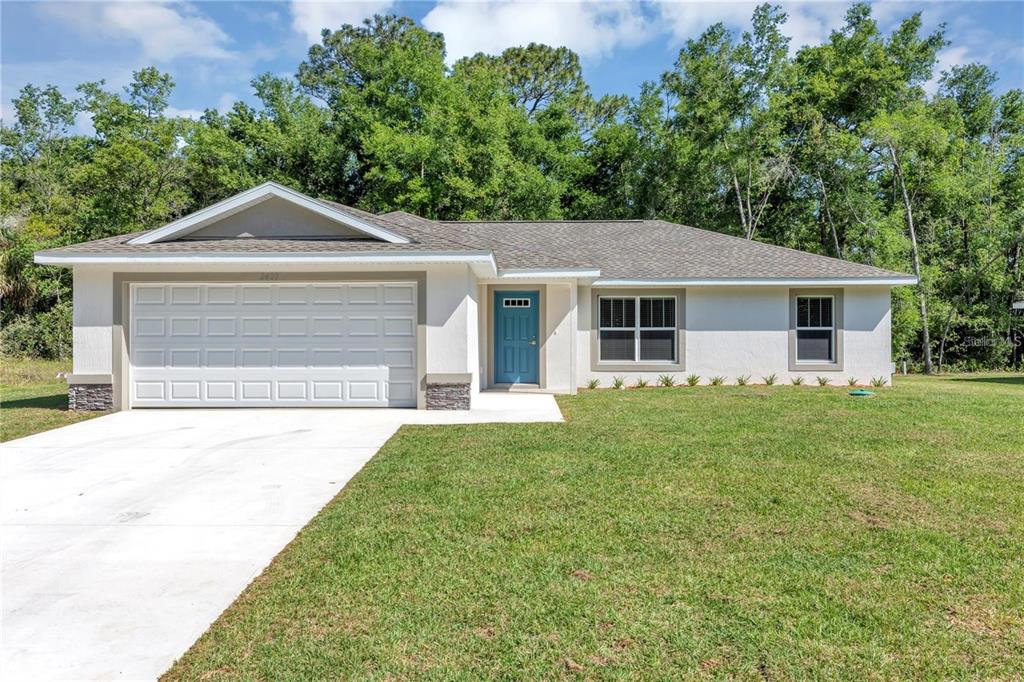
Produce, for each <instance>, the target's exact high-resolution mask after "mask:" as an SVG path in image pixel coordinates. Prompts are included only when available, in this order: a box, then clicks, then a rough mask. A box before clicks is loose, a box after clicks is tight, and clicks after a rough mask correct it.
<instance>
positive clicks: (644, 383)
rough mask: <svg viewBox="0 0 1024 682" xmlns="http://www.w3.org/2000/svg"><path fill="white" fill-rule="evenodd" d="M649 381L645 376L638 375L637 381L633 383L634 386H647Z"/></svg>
mask: <svg viewBox="0 0 1024 682" xmlns="http://www.w3.org/2000/svg"><path fill="white" fill-rule="evenodd" d="M648 383H649V382H648V381H647V379H644V378H643V377H637V378H636V383H635V384H633V388H647V384H648Z"/></svg>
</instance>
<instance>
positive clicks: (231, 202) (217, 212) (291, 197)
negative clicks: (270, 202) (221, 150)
mask: <svg viewBox="0 0 1024 682" xmlns="http://www.w3.org/2000/svg"><path fill="white" fill-rule="evenodd" d="M270 197H277V198H279V199H284V200H285V201H290V202H291V203H293V204H296V205H298V206H301V207H302V208H305V209H307V210H309V211H312V212H313V213H317V214H319V215H321V216H323V217H325V218H327V219H328V220H333V221H335V222H338V223H342V224H344V225H347V226H349V227H353V228H355V229H357V230H359V231H361V232H365V233H366V234H368V235H370V236H371V237H376V238H378V239H381V240H383V241H386V242H388V243H390V244H408V243H409V242H410V240H409V239H408V238H406V237H403V236H402V235H400V234H396V233H394V232H391V231H389V230H385V229H384V228H381V227H377V226H376V225H371V224H370V223H368V222H366V221H365V220H361V219H360V218H357V217H356V216H354V215H351V214H350V213H346V212H345V211H343V210H341V209H336V208H331V207H330V206H326V205H324V204H321V203H320V202H319V201H316V200H315V199H311V198H310V197H307V196H306V195H305V194H302V193H301V192H296V191H295V190H293V189H290V188H288V187H285V186H284V185H279V184H277V183H276V182H265V183H263V184H262V185H258V186H256V187H253V188H252V189H248V190H246V191H244V192H242V193H240V194H236V195H235V196H233V197H230V198H228V199H225V200H224V201H221V202H218V203H216V204H214V205H213V206H208V207H206V208H204V209H201V210H198V211H196V212H195V213H190V214H189V215H187V216H185V217H184V218H179V219H178V220H175V221H174V222H172V223H168V224H167V225H164V226H163V227H159V228H157V229H155V230H150V231H149V232H146V233H144V234H141V235H139V236H138V237H135V238H134V239H132V240H130V241H129V242H128V243H129V244H153V243H154V242H160V241H165V240H167V239H170V238H172V237H181V236H184V235H187V234H189V233H191V232H193V231H195V230H198V229H199V228H200V227H203V226H205V225H207V224H208V223H210V222H213V221H214V220H215V219H216V218H221V217H227V216H229V215H231V214H233V213H236V212H238V211H240V210H243V209H245V208H248V207H249V206H251V205H253V204H256V203H259V202H260V201H264V200H266V199H269V198H270Z"/></svg>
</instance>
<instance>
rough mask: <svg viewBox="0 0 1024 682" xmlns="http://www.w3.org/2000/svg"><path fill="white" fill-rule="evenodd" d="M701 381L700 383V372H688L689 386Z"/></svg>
mask: <svg viewBox="0 0 1024 682" xmlns="http://www.w3.org/2000/svg"><path fill="white" fill-rule="evenodd" d="M699 383H700V375H698V374H688V375H687V376H686V385H687V386H696V385H697V384H699Z"/></svg>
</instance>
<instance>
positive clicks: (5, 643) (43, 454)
mask: <svg viewBox="0 0 1024 682" xmlns="http://www.w3.org/2000/svg"><path fill="white" fill-rule="evenodd" d="M481 398H482V400H480V401H478V402H477V405H478V408H479V409H475V410H474V411H472V412H463V413H439V412H421V411H415V410H362V409H360V410H324V409H287V410H284V409H282V410H235V409H232V410H136V411H132V412H122V413H118V414H113V415H110V416H106V417H101V418H99V419H94V420H91V421H87V422H82V423H79V424H74V425H72V426H67V427H64V428H61V429H57V430H54V431H49V432H46V433H41V434H37V435H34V436H29V437H28V438H23V439H21V440H17V441H13V442H11V443H9V444H6V445H5V446H3V447H2V448H0V523H2V534H0V570H2V574H0V600H2V621H0V677H2V679H6V680H28V679H153V678H156V677H157V676H159V675H160V674H161V673H162V672H164V671H165V670H166V669H167V668H168V667H169V666H170V664H171V663H172V662H173V661H174V660H175V659H176V658H177V657H179V656H180V655H181V654H183V653H184V652H185V651H186V650H187V649H188V647H189V646H190V645H191V644H192V643H193V642H194V641H195V640H196V638H198V637H199V635H201V634H202V633H203V632H204V631H205V630H206V628H207V627H208V626H209V625H210V623H211V622H213V620H214V619H216V617H217V616H218V615H219V614H220V613H221V612H222V611H223V610H224V609H225V608H226V607H227V606H228V605H229V604H230V603H231V602H232V601H233V600H234V599H235V597H237V596H238V594H239V593H240V592H241V591H242V589H243V588H245V586H246V585H248V584H249V582H250V581H251V580H252V579H253V578H254V577H255V576H256V575H258V574H259V573H260V572H261V571H262V570H263V568H264V567H266V566H267V564H269V563H270V560H271V559H272V558H273V557H274V556H275V555H276V554H277V553H278V552H279V551H280V550H281V549H282V548H283V547H284V546H285V545H286V544H287V543H288V542H289V541H290V540H291V539H292V538H293V537H295V534H296V533H297V532H298V530H299V529H300V528H302V526H304V525H305V524H306V523H307V522H308V521H309V520H310V519H311V518H312V517H313V516H314V515H315V514H316V513H317V512H318V511H319V510H320V509H321V508H322V507H323V506H324V505H325V504H326V503H327V502H328V501H329V500H330V499H331V498H332V497H334V495H335V494H336V493H337V492H338V491H339V490H340V489H341V488H342V487H343V486H344V485H345V483H347V482H348V480H349V479H350V478H351V477H352V476H353V475H354V474H355V473H356V472H357V471H359V469H360V468H361V467H362V466H363V465H364V464H365V463H366V462H367V460H369V459H370V457H372V456H373V454H374V453H375V452H376V451H377V449H378V448H379V447H380V446H381V445H382V444H383V443H384V442H385V441H386V440H387V439H388V438H390V437H391V435H392V434H393V433H394V432H395V431H396V430H397V428H398V427H399V426H400V425H401V424H403V423H455V422H486V421H560V420H561V415H560V413H559V412H558V408H557V406H556V405H555V402H554V399H553V398H552V397H551V396H544V395H515V394H485V395H482V396H481Z"/></svg>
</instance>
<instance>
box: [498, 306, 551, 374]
mask: <svg viewBox="0 0 1024 682" xmlns="http://www.w3.org/2000/svg"><path fill="white" fill-rule="evenodd" d="M539 328H540V292H537V291H495V292H494V383H496V384H537V383H540V369H539V365H540V343H539V339H538V331H539Z"/></svg>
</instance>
